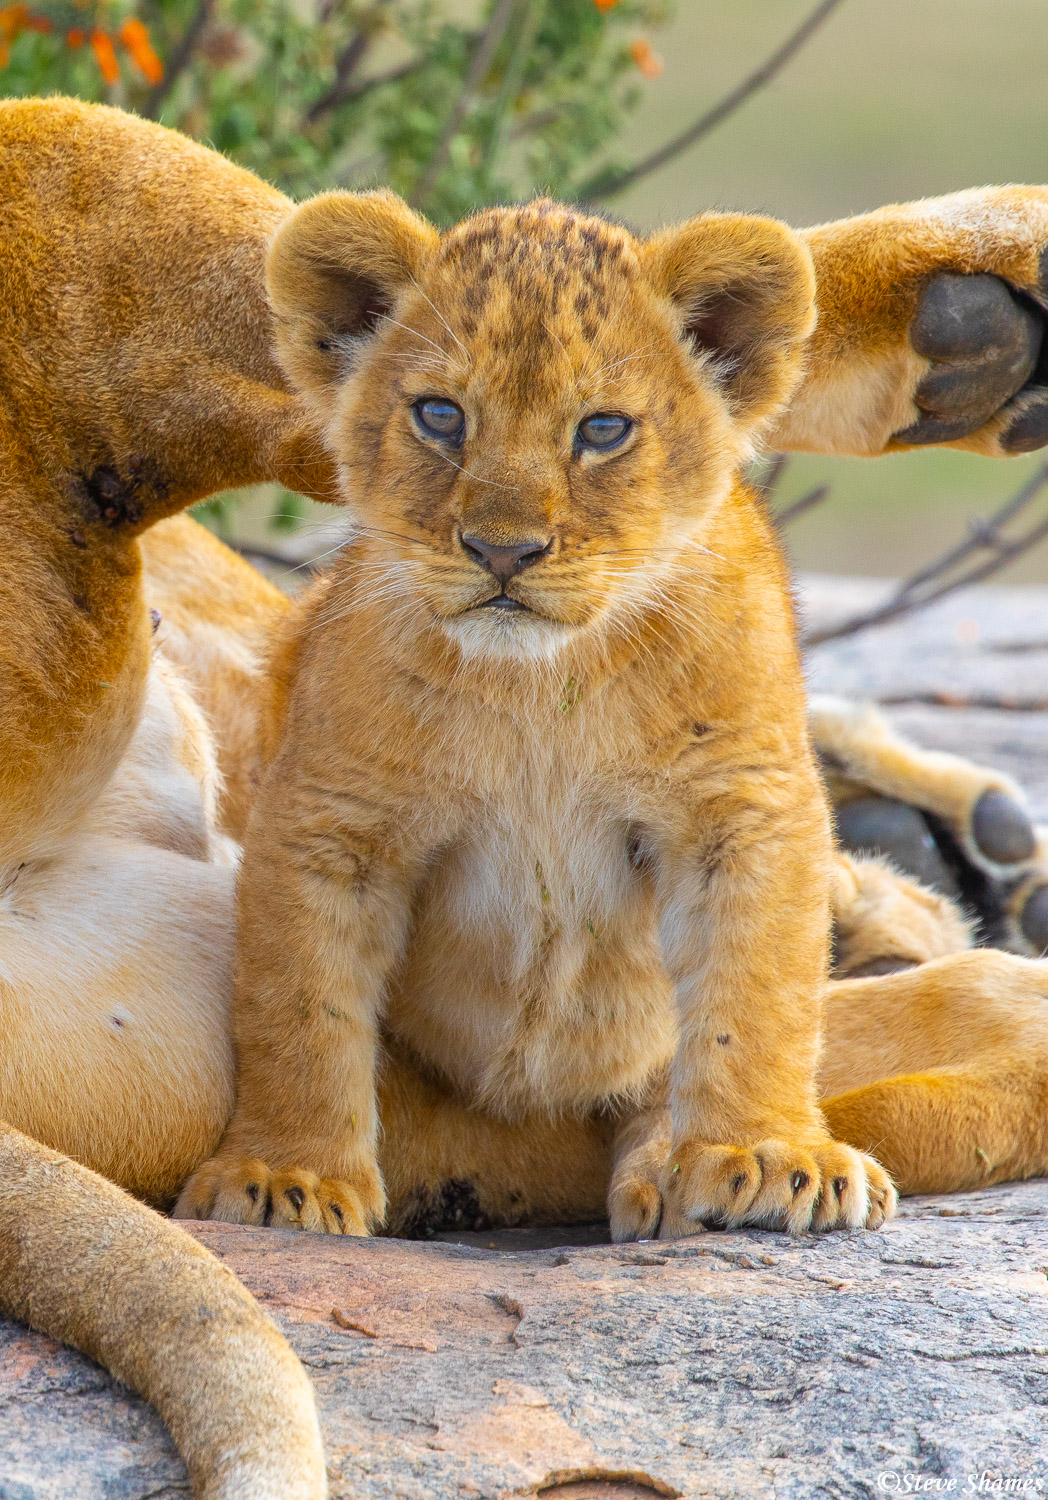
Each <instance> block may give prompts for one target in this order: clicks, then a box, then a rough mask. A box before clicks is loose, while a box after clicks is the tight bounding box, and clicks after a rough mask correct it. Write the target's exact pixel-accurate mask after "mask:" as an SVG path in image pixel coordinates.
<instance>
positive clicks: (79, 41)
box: [66, 26, 84, 52]
mask: <svg viewBox="0 0 1048 1500" xmlns="http://www.w3.org/2000/svg"><path fill="white" fill-rule="evenodd" d="M66 45H67V46H69V47H71V48H72V49H73V51H74V52H76V51H77V50H78V49H79V48H80V47H82V46H83V45H84V33H83V32H82V31H81V30H80V27H79V26H74V27H73V29H72V31H67V32H66Z"/></svg>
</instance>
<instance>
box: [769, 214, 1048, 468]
mask: <svg viewBox="0 0 1048 1500" xmlns="http://www.w3.org/2000/svg"><path fill="white" fill-rule="evenodd" d="M803 238H804V239H805V240H806V242H807V244H808V248H809V249H810V250H811V253H812V257H813V259H814V262H815V270H816V277H817V283H818V304H819V323H818V327H817V329H816V331H815V334H814V336H813V338H812V340H811V342H810V344H809V349H808V361H807V375H806V378H805V380H804V383H803V384H802V386H801V387H800V389H799V390H798V391H797V393H796V394H795V396H794V398H793V400H792V402H791V403H790V406H789V408H788V410H787V411H786V412H785V414H784V415H783V416H782V417H780V418H779V419H778V421H777V422H776V424H775V426H774V428H773V430H772V431H771V433H770V434H769V442H770V444H771V446H773V447H775V448H779V449H801V450H807V451H810V452H816V453H850V454H856V455H859V456H861V457H872V456H874V455H876V454H879V453H886V452H892V451H897V450H899V449H905V448H910V447H920V446H924V445H926V444H930V443H943V444H948V445H949V446H951V447H955V448H964V449H968V450H969V451H970V452H973V453H983V454H990V455H1009V454H1016V453H1027V452H1030V451H1031V450H1032V449H1035V448H1040V447H1042V446H1043V445H1044V444H1045V443H1048V366H1046V361H1045V354H1046V352H1048V351H1046V350H1045V349H1043V347H1042V345H1043V342H1044V340H1043V335H1044V327H1045V309H1046V307H1048V189H1046V188H1043V187H989V188H972V189H969V190H967V191H965V192H961V193H951V194H949V195H948V196H946V197H943V198H926V199H922V200H921V201H919V202H917V203H904V204H895V205H890V206H888V207H886V208H879V209H876V210H875V211H874V212H873V213H868V214H860V215H858V216H857V217H855V218H852V219H842V220H840V221H838V222H837V223H833V224H822V225H818V226H817V227H815V228H813V229H808V230H805V231H804V234H803Z"/></svg>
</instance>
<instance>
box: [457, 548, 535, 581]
mask: <svg viewBox="0 0 1048 1500" xmlns="http://www.w3.org/2000/svg"><path fill="white" fill-rule="evenodd" d="M461 541H462V545H463V547H464V548H465V549H466V551H467V552H468V553H469V555H470V557H472V559H473V561H474V562H476V563H479V564H480V566H481V567H482V568H486V569H487V570H488V572H489V573H491V574H493V576H494V577H495V578H497V579H498V581H499V583H503V584H504V583H508V582H509V580H510V579H511V578H512V577H513V576H514V574H516V573H519V572H520V570H521V568H526V567H528V566H529V565H530V564H531V563H533V562H538V560H539V558H540V557H543V556H544V555H545V554H546V553H547V552H548V551H549V549H550V547H551V546H552V541H551V540H546V541H544V542H539V541H531V542H517V543H516V544H515V545H514V546H512V547H505V546H502V545H501V544H497V543H495V542H486V541H485V540H484V538H483V537H479V536H463V537H462V538H461Z"/></svg>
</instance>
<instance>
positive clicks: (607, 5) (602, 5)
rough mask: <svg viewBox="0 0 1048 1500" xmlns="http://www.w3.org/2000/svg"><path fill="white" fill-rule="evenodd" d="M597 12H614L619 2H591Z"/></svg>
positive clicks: (596, 0)
mask: <svg viewBox="0 0 1048 1500" xmlns="http://www.w3.org/2000/svg"><path fill="white" fill-rule="evenodd" d="M593 3H594V5H595V6H596V7H597V9H598V10H614V9H615V7H616V5H618V3H619V0H593Z"/></svg>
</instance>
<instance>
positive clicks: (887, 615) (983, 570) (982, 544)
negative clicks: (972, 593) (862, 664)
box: [804, 464, 1048, 646]
mask: <svg viewBox="0 0 1048 1500" xmlns="http://www.w3.org/2000/svg"><path fill="white" fill-rule="evenodd" d="M1046 484H1048V464H1042V466H1041V467H1040V468H1039V469H1038V470H1037V472H1036V474H1034V475H1032V476H1031V478H1030V479H1028V480H1027V481H1026V483H1025V484H1024V485H1023V486H1022V488H1021V489H1020V490H1019V491H1018V492H1017V493H1016V494H1015V495H1014V496H1013V497H1012V498H1011V499H1010V500H1008V501H1006V502H1005V504H1004V505H1002V506H1001V507H1000V509H999V510H997V511H995V512H994V514H993V515H992V516H991V517H990V519H989V520H988V521H985V522H982V523H980V524H979V525H978V526H977V527H976V528H974V529H973V532H972V535H971V536H970V537H969V538H968V539H967V540H966V541H964V542H960V543H958V544H957V545H956V546H954V547H951V548H949V549H948V551H946V552H944V553H943V554H942V556H941V557H938V558H936V559H935V561H934V562H931V563H929V564H928V565H927V566H926V567H924V568H920V569H918V571H917V572H916V573H914V574H912V575H911V576H910V577H909V578H907V579H905V580H904V582H903V583H901V584H900V585H899V587H898V588H897V589H896V591H895V593H894V594H892V596H891V598H890V599H888V600H886V601H885V603H884V604H881V605H879V606H878V607H877V608H876V609H872V610H870V611H869V612H868V613H867V614H864V615H858V616H856V618H855V619H853V620H847V621H845V623H844V624H843V625H836V626H832V627H830V628H829V629H826V630H814V631H812V632H810V634H808V635H806V636H805V637H804V645H805V646H819V645H822V644H823V643H824V642H825V641H837V640H842V639H843V638H844V637H846V636H852V635H858V633H859V632H860V631H862V630H868V629H869V628H870V627H871V626H873V625H883V624H885V623H886V622H887V621H889V620H897V619H899V618H900V616H902V615H908V614H913V613H914V612H915V611H917V610H919V609H924V608H925V607H926V606H927V605H929V604H934V603H935V602H936V600H938V599H943V598H945V597H946V595H947V594H953V593H956V592H957V591H958V590H959V589H963V588H968V587H969V585H971V584H974V583H984V582H985V581H986V579H987V578H992V577H993V575H994V574H995V573H999V572H1000V571H1001V569H1002V568H1004V567H1006V566H1007V564H1008V563H1011V562H1014V561H1015V559H1016V558H1017V557H1021V556H1022V555H1023V554H1024V553H1026V552H1029V551H1030V550H1031V549H1032V548H1033V547H1035V546H1037V544H1038V542H1041V541H1043V540H1044V538H1045V537H1048V516H1046V517H1044V519H1042V520H1040V521H1038V522H1036V523H1035V524H1034V525H1033V526H1031V527H1029V528H1028V529H1027V530H1026V531H1024V532H1022V533H1020V535H1019V536H1017V537H1011V538H1008V537H1002V536H1001V535H1000V533H999V528H1000V527H1001V526H1002V525H1004V524H1005V523H1006V522H1008V521H1011V520H1014V518H1015V517H1016V516H1017V515H1018V514H1019V513H1020V511H1022V510H1024V509H1025V508H1026V507H1027V506H1028V505H1030V504H1031V503H1032V501H1033V500H1034V499H1035V498H1036V497H1037V495H1038V494H1040V492H1041V491H1042V490H1043V489H1044V487H1045V485H1046ZM981 551H989V552H990V554H991V555H990V556H989V557H988V558H987V559H986V561H985V562H981V563H976V564H975V566H974V567H971V568H969V569H968V570H967V572H964V573H961V574H959V575H957V576H955V577H952V578H947V577H946V576H945V575H946V574H947V573H949V572H951V571H952V570H953V569H955V568H956V567H957V564H958V563H960V562H964V561H966V560H967V559H968V558H970V557H972V556H973V554H975V553H977V552H981Z"/></svg>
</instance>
